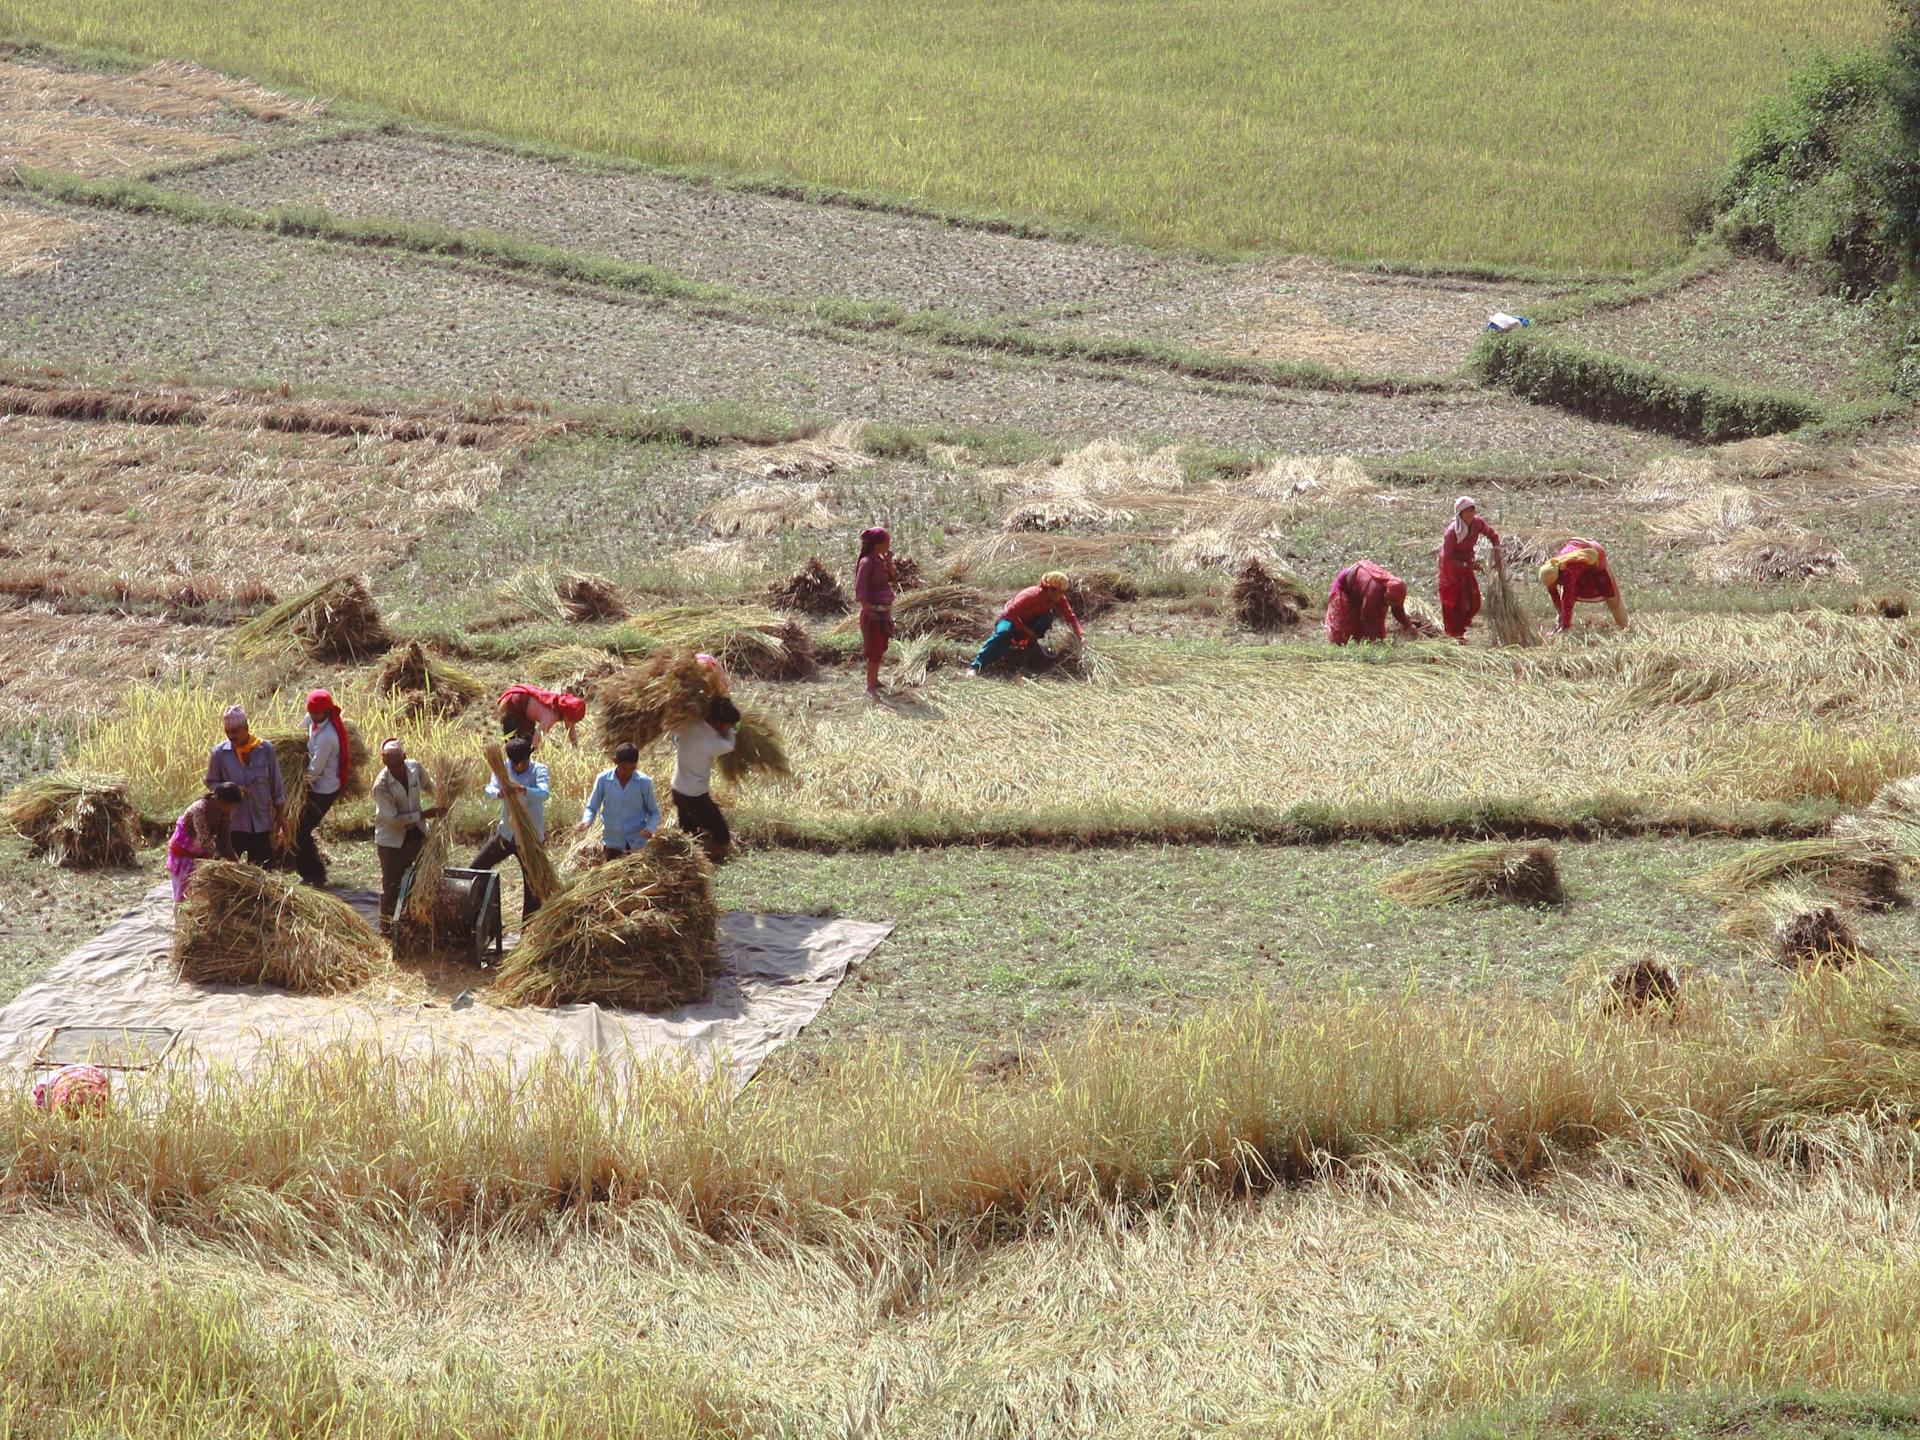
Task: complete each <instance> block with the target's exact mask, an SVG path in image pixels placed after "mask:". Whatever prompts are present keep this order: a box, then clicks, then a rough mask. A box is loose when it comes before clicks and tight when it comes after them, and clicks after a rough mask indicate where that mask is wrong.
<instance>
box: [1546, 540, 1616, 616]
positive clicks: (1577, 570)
mask: <svg viewBox="0 0 1920 1440" xmlns="http://www.w3.org/2000/svg"><path fill="white" fill-rule="evenodd" d="M1540 583H1541V584H1542V585H1544V586H1546V587H1547V596H1548V598H1549V599H1551V600H1552V601H1553V608H1554V609H1555V610H1557V611H1559V612H1560V623H1559V625H1558V627H1557V628H1558V630H1559V631H1560V633H1561V634H1565V633H1566V632H1567V631H1569V630H1571V629H1572V628H1573V607H1574V602H1575V601H1579V600H1604V601H1606V602H1607V609H1609V610H1611V611H1612V612H1613V623H1614V624H1615V625H1616V626H1617V627H1618V628H1620V629H1622V630H1624V629H1626V628H1627V604H1626V601H1624V600H1622V599H1621V598H1620V587H1619V586H1618V585H1617V584H1615V583H1614V579H1613V571H1612V570H1610V569H1609V568H1608V567H1607V552H1606V551H1605V550H1603V549H1601V548H1600V547H1599V546H1598V545H1596V544H1594V543H1593V541H1591V540H1569V541H1568V542H1567V543H1566V544H1565V545H1562V546H1561V547H1560V550H1559V553H1558V554H1556V555H1555V556H1554V557H1553V558H1552V559H1551V560H1549V561H1547V563H1546V564H1544V565H1542V566H1541V567H1540Z"/></svg>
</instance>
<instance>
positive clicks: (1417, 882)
mask: <svg viewBox="0 0 1920 1440" xmlns="http://www.w3.org/2000/svg"><path fill="white" fill-rule="evenodd" d="M1380 891H1381V893H1382V894H1383V895H1386V896H1388V897H1390V898H1391V899H1394V900H1399V901H1401V902H1402V903H1404V904H1407V905H1460V904H1487V903H1492V902H1508V903H1511V904H1516V905H1557V904H1559V903H1560V902H1561V901H1562V900H1563V899H1565V892H1564V891H1563V890H1562V889H1561V888H1560V864H1559V860H1558V859H1557V858H1556V856H1555V855H1554V850H1553V847H1552V846H1551V845H1504V844H1492V845H1469V846H1466V847H1463V848H1462V849H1459V850H1455V851H1454V852H1453V853H1452V854H1450V855H1447V856H1445V857H1443V858H1441V859H1439V860H1435V861H1433V862H1432V863H1431V864H1427V865H1416V866H1413V867H1411V868H1410V869H1406V870H1402V871H1399V872H1398V873H1397V874H1393V875H1389V876H1388V877H1387V878H1386V879H1385V880H1383V881H1381V883H1380Z"/></svg>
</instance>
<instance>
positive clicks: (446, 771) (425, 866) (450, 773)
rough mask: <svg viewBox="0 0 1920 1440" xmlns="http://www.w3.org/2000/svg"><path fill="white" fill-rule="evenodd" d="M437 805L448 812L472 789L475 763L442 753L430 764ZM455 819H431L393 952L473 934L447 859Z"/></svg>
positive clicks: (427, 950) (426, 949) (416, 951)
mask: <svg viewBox="0 0 1920 1440" xmlns="http://www.w3.org/2000/svg"><path fill="white" fill-rule="evenodd" d="M427 773H428V777H429V782H430V783H431V785H432V787H433V804H434V805H436V806H443V807H446V810H447V811H448V812H450V811H451V809H452V807H453V806H454V805H457V804H458V803H459V802H460V798H461V797H462V796H463V795H465V794H466V793H467V792H468V791H469V790H471V789H472V788H473V783H474V780H475V778H476V777H475V775H474V767H473V766H472V765H471V764H469V763H463V762H462V761H459V760H455V759H453V758H452V757H451V756H445V755H443V756H441V757H440V758H438V759H437V760H435V761H434V762H433V763H432V764H431V765H429V766H428V767H427ZM452 851H453V823H452V820H451V818H450V814H449V813H443V814H441V815H440V816H439V817H438V818H436V819H433V820H430V821H428V822H427V838H426V841H425V843H424V844H422V845H421V847H420V853H419V855H418V856H417V857H416V858H415V859H414V862H413V880H412V882H411V884H410V885H409V887H408V890H407V903H406V905H405V906H403V907H402V908H401V910H400V913H399V914H397V915H395V916H394V917H393V953H394V954H396V955H430V954H432V953H433V952H435V951H436V950H442V949H446V948H448V947H449V945H450V943H453V942H458V943H461V944H465V942H467V941H468V940H470V939H471V935H470V933H469V930H468V927H467V924H466V919H465V907H464V901H463V897H459V896H453V895H449V894H448V893H447V891H448V887H447V885H446V878H447V862H448V861H449V860H450V859H451V858H452Z"/></svg>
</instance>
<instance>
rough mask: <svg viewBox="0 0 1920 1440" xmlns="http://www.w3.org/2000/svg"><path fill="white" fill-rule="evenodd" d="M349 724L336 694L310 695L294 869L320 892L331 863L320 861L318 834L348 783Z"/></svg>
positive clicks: (317, 692) (294, 846)
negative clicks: (304, 787) (303, 797)
mask: <svg viewBox="0 0 1920 1440" xmlns="http://www.w3.org/2000/svg"><path fill="white" fill-rule="evenodd" d="M346 738H347V724H346V720H345V719H344V718H343V717H342V716H341V714H340V707H339V706H338V705H336V704H334V703H333V695H332V694H331V693H330V692H329V691H326V690H314V691H310V692H309V693H308V695H307V798H306V800H305V802H304V803H303V804H302V805H301V807H300V819H299V823H298V824H297V825H296V826H295V828H294V834H293V868H294V869H295V870H297V871H298V872H299V874H300V878H301V879H302V880H303V881H305V882H306V883H307V884H309V885H312V886H314V887H315V888H316V889H317V888H319V887H321V886H324V885H325V884H326V883H327V862H326V861H325V860H323V859H321V858H320V842H319V841H318V840H317V839H315V838H314V831H316V830H318V829H319V828H320V822H321V821H322V820H325V819H326V818H327V812H328V811H329V810H331V809H333V804H334V801H336V800H338V799H339V798H340V792H341V790H342V789H343V788H345V786H346V783H347V774H348V767H349V765H350V764H351V757H350V756H349V754H348V747H347V745H346Z"/></svg>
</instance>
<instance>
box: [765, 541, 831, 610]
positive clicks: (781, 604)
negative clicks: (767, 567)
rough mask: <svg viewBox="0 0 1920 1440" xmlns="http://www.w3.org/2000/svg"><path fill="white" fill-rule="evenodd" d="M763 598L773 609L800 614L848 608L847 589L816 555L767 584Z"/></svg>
mask: <svg viewBox="0 0 1920 1440" xmlns="http://www.w3.org/2000/svg"><path fill="white" fill-rule="evenodd" d="M767 600H768V601H769V603H771V604H772V605H773V607H774V608H775V609H776V610H798V611H799V612H800V613H801V614H803V615H844V614H846V613H847V611H848V610H849V609H851V608H852V606H851V604H850V602H849V601H848V600H847V592H846V591H845V590H842V589H841V588H840V582H839V581H838V580H836V579H835V578H834V574H833V572H832V571H831V570H829V569H827V567H826V566H825V565H822V564H821V563H820V557H819V556H818V555H813V556H809V557H808V559H807V563H806V564H804V565H802V566H801V567H800V568H799V570H798V571H796V572H795V573H794V574H792V575H789V576H788V577H787V578H786V579H784V580H776V581H774V582H773V583H772V584H771V585H769V586H767Z"/></svg>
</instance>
